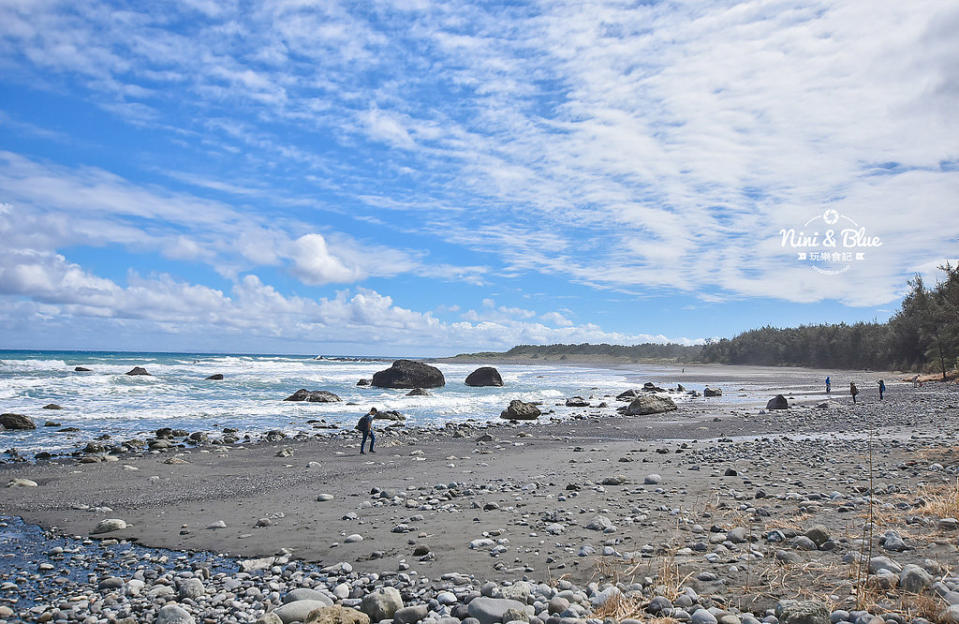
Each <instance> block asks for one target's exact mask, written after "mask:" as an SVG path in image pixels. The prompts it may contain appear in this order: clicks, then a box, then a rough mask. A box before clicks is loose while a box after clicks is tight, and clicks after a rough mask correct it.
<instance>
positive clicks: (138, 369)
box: [126, 366, 150, 377]
mask: <svg viewBox="0 0 959 624" xmlns="http://www.w3.org/2000/svg"><path fill="white" fill-rule="evenodd" d="M126 374H127V375H146V376H147V377H150V373H148V372H147V369H145V368H143V367H142V366H134V367H133V368H131V369H130V370H128V371H127V372H126Z"/></svg>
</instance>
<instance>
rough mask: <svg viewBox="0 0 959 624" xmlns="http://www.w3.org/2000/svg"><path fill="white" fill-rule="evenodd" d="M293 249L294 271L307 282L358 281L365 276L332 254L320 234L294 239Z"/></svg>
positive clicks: (291, 254) (312, 283) (318, 283)
mask: <svg viewBox="0 0 959 624" xmlns="http://www.w3.org/2000/svg"><path fill="white" fill-rule="evenodd" d="M291 249H292V251H291V253H290V257H291V258H292V260H293V273H294V274H296V276H297V277H299V278H300V279H301V280H302V281H303V282H305V283H307V284H311V285H314V286H316V285H320V284H329V283H343V282H356V281H359V280H361V279H362V278H363V277H365V275H364V274H363V273H362V272H361V271H360V270H359V269H358V268H357V267H355V266H353V267H347V266H346V265H345V264H343V261H342V260H340V259H339V258H337V257H336V256H334V255H332V254H331V253H330V250H329V249H328V248H327V245H326V239H324V238H323V236H322V235H320V234H306V235H304V236H301V237H300V238H298V239H296V240H295V241H293V243H292V244H291Z"/></svg>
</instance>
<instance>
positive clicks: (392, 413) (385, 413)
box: [373, 410, 406, 422]
mask: <svg viewBox="0 0 959 624" xmlns="http://www.w3.org/2000/svg"><path fill="white" fill-rule="evenodd" d="M373 420H392V421H393V422H401V421H404V420H406V416H404V415H403V414H400V413H399V412H397V411H396V410H380V411H378V412H376V415H375V416H373Z"/></svg>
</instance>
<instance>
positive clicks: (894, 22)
mask: <svg viewBox="0 0 959 624" xmlns="http://www.w3.org/2000/svg"><path fill="white" fill-rule="evenodd" d="M145 7H146V8H145ZM864 24H868V25H869V26H868V28H866V27H864V26H863V25H864ZM957 30H959V7H957V6H956V5H955V4H952V5H951V6H950V3H943V2H940V1H935V2H932V1H925V2H924V1H922V0H918V1H916V2H911V3H901V2H891V1H890V2H886V1H877V2H864V1H857V2H796V1H791V2H786V1H782V2H775V1H774V2H768V1H762V2H758V1H757V2H691V3H687V2H599V1H596V2H562V1H550V2H543V3H516V2H507V3H482V5H481V6H477V5H475V4H474V3H459V2H445V3H433V2H429V1H427V0H421V1H405V2H397V3H393V2H387V1H373V2H369V3H348V2H345V3H336V2H320V3H312V2H305V1H301V0H272V1H267V2H256V3H245V2H244V3H238V2H231V1H224V2H217V1H214V0H188V1H184V2H180V3H164V4H163V5H159V4H154V3H134V2H131V3H122V2H119V3H115V2H99V1H97V0H91V1H89V2H82V3H76V2H59V1H57V0H43V1H39V0H38V1H31V0H6V1H0V237H2V244H0V347H7V348H79V349H83V348H98V349H152V350H197V351H204V350H215V351H262V352H300V353H311V352H318V353H319V352H323V353H374V354H383V355H398V354H418V355H435V354H447V353H455V352H461V351H474V350H487V349H500V348H508V347H509V346H512V345H513V344H518V343H553V342H615V343H627V344H631V343H637V342H644V341H664V340H673V341H680V342H696V341H701V340H702V339H704V338H707V337H717V336H730V335H733V334H735V333H737V332H739V331H741V330H744V329H748V328H750V327H755V326H759V325H763V324H767V323H771V324H774V325H794V324H799V323H804V322H805V323H811V322H839V321H847V322H851V321H858V320H880V321H882V320H885V319H886V318H888V316H889V314H890V311H892V310H895V309H896V307H897V306H898V301H899V299H900V297H901V296H902V294H903V292H904V289H905V282H906V280H907V279H909V277H910V276H911V275H913V274H915V273H917V272H918V273H923V274H926V275H932V274H933V273H934V269H935V266H936V265H937V264H940V263H942V261H943V260H945V259H947V258H948V259H955V258H956V256H957V255H959V249H957V247H959V244H957V236H959V232H957V224H959V203H957V200H959V166H957V163H959V119H957V116H956V114H955V111H956V110H959V73H957V67H959V66H957V65H956V63H955V59H956V58H959V39H957V38H956V37H955V36H954V33H955V32H957ZM827 209H833V210H836V211H837V212H838V213H839V214H841V215H843V216H845V217H848V218H849V219H852V220H854V221H855V222H856V224H858V225H859V226H861V227H863V228H865V230H866V231H867V232H868V235H869V236H870V237H878V238H879V239H880V240H881V243H882V244H881V246H877V247H873V248H869V249H867V250H866V253H865V257H864V258H863V259H862V260H859V261H854V262H850V263H849V264H848V268H847V270H845V271H844V272H842V273H838V274H837V273H835V272H832V271H830V272H822V271H816V270H813V269H812V268H811V267H810V266H809V265H808V264H807V263H803V262H800V261H799V260H798V257H797V253H796V252H795V250H793V249H787V248H784V247H783V245H782V243H781V236H780V232H781V231H782V230H784V229H788V228H796V229H800V228H801V227H802V226H803V224H805V223H807V222H809V221H810V219H813V218H816V217H817V216H818V215H822V214H823V213H824V210H827Z"/></svg>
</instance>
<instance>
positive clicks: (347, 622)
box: [304, 605, 370, 624]
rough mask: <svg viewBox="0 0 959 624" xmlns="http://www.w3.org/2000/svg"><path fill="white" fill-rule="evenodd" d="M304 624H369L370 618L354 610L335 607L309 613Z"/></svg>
mask: <svg viewBox="0 0 959 624" xmlns="http://www.w3.org/2000/svg"><path fill="white" fill-rule="evenodd" d="M304 624H370V617H369V616H368V615H366V614H365V613H362V612H360V611H357V610H356V609H350V608H347V607H341V606H338V605H337V606H332V607H321V608H319V609H314V610H313V611H310V613H309V614H308V615H307V616H306V621H305V622H304Z"/></svg>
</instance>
